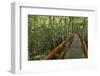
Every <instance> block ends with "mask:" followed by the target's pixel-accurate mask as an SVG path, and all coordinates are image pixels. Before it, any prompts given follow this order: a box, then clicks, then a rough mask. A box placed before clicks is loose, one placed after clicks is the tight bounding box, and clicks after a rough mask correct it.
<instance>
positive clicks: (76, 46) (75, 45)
mask: <svg viewBox="0 0 100 76" xmlns="http://www.w3.org/2000/svg"><path fill="white" fill-rule="evenodd" d="M82 54H83V50H82V48H81V41H80V38H79V36H78V35H77V34H75V35H74V38H73V42H72V44H71V46H70V48H69V50H68V52H67V53H66V55H65V59H74V58H83V55H82Z"/></svg>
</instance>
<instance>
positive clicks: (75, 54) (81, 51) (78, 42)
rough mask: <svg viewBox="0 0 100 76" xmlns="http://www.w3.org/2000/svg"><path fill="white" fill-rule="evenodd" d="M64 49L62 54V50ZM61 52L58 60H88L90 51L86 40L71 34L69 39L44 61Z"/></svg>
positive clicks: (78, 35) (76, 34)
mask: <svg viewBox="0 0 100 76" xmlns="http://www.w3.org/2000/svg"><path fill="white" fill-rule="evenodd" d="M62 48H63V50H62V52H61V49H62ZM57 52H61V54H60V55H59V57H58V58H57V59H63V58H64V59H69V58H70V59H72V58H73V59H74V58H87V57H88V50H87V47H86V44H85V41H84V39H83V38H82V36H80V34H78V33H71V34H69V35H68V36H67V38H66V39H65V40H64V41H63V42H62V43H61V44H59V45H58V46H57V47H56V48H55V49H54V50H52V51H51V52H50V53H49V54H48V55H47V56H46V57H45V58H44V59H45V60H49V59H52V57H53V56H55V55H56V54H57Z"/></svg>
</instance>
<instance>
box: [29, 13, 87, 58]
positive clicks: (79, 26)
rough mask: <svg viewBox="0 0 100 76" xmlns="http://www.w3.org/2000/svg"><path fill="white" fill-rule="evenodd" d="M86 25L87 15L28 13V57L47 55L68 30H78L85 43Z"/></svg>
mask: <svg viewBox="0 0 100 76" xmlns="http://www.w3.org/2000/svg"><path fill="white" fill-rule="evenodd" d="M87 26H88V18H87V17H74V16H72V17H71V16H42V15H41V16H38V15H28V52H29V57H30V59H31V60H39V59H41V58H43V57H45V56H46V55H48V53H50V52H51V51H52V50H53V49H54V48H55V47H57V46H58V45H59V44H60V43H61V42H62V41H63V40H64V39H65V38H66V36H67V35H68V34H69V33H70V32H79V33H80V34H82V35H83V37H84V39H85V41H86V43H87ZM31 53H32V54H33V55H32V56H30V54H31Z"/></svg>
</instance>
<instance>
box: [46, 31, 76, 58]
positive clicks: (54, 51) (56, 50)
mask: <svg viewBox="0 0 100 76" xmlns="http://www.w3.org/2000/svg"><path fill="white" fill-rule="evenodd" d="M73 37H74V34H73V33H72V34H70V35H69V36H68V38H66V39H65V40H64V41H63V42H62V43H61V44H60V45H58V47H56V48H55V49H54V50H52V52H51V53H49V55H48V56H46V57H45V58H44V59H45V60H49V59H51V58H52V57H53V56H54V55H55V54H56V53H57V52H58V51H59V50H60V49H61V48H63V47H64V46H65V44H66V43H67V42H68V41H69V40H70V39H71V38H73Z"/></svg>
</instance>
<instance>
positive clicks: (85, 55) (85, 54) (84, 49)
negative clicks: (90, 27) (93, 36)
mask: <svg viewBox="0 0 100 76" xmlns="http://www.w3.org/2000/svg"><path fill="white" fill-rule="evenodd" d="M76 34H77V35H78V36H79V38H80V41H81V47H82V49H83V53H84V57H85V58H87V57H88V50H87V47H86V43H85V41H84V39H83V37H82V36H81V35H80V34H79V33H76Z"/></svg>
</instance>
